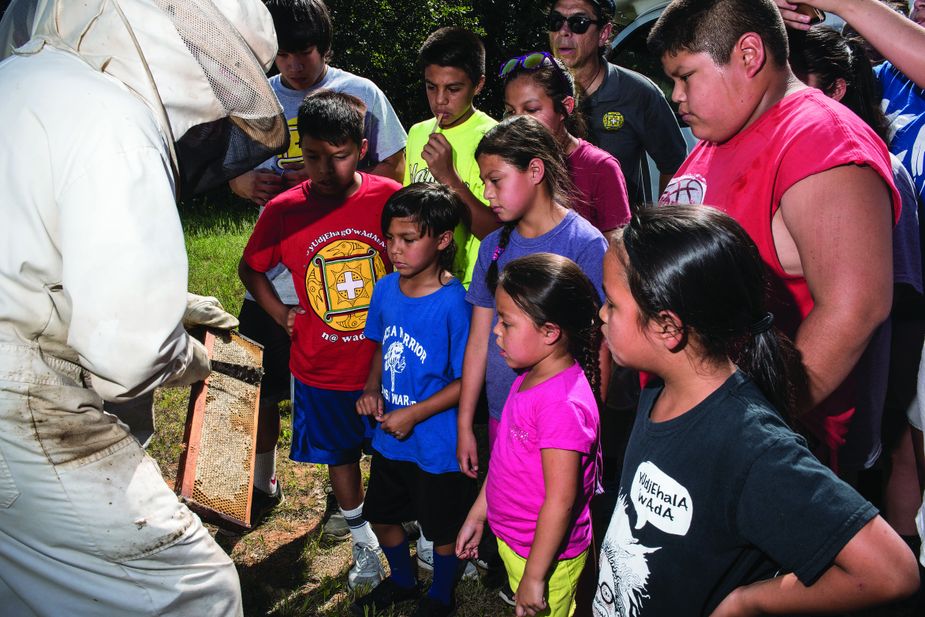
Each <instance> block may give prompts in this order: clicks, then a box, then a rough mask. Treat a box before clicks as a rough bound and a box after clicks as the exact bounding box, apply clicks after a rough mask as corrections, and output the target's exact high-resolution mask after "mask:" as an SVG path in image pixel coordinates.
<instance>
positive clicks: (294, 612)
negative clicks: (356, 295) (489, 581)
mask: <svg viewBox="0 0 925 617" xmlns="http://www.w3.org/2000/svg"><path fill="white" fill-rule="evenodd" d="M180 218H181V220H182V222H183V229H184V233H185V235H186V248H187V252H188V255H189V289H190V291H192V292H194V293H199V294H203V295H210V296H216V297H217V298H218V299H219V300H220V301H221V302H222V304H223V305H224V307H225V309H226V310H228V311H229V312H231V313H233V314H235V315H237V314H238V312H239V310H240V306H241V301H242V299H243V297H244V288H243V286H242V285H241V282H240V281H239V279H238V275H237V264H238V260H239V259H240V257H241V253H242V251H243V249H244V246H245V244H246V243H247V239H248V237H249V236H250V232H251V229H252V228H253V225H254V222H255V221H256V219H257V208H256V207H254V206H252V205H250V204H247V203H244V202H243V201H242V200H239V199H237V198H235V197H234V196H232V195H230V194H229V193H227V192H218V193H215V194H212V195H209V196H207V197H204V198H199V199H197V200H195V201H193V202H191V203H188V204H186V205H183V206H181V208H180ZM188 404H189V389H188V388H174V389H169V388H165V389H161V390H158V392H157V395H156V397H155V413H156V422H155V424H156V433H155V436H154V438H153V439H152V441H151V444H150V446H149V447H148V452H149V453H150V454H151V455H152V456H153V457H154V458H155V459H156V460H157V461H158V463H159V464H160V467H161V471H162V473H163V475H164V477H165V479H166V480H167V482H168V483H169V484H170V485H171V486H173V483H174V479H175V477H176V473H177V464H178V461H179V458H180V454H181V453H182V441H183V429H184V424H185V421H186V413H187V406H188ZM291 438H292V421H291V414H290V408H289V405H288V403H286V404H284V406H283V409H282V432H281V437H280V443H279V447H278V455H277V477H278V478H279V480H280V482H281V484H282V486H283V487H284V489H285V495H286V500H285V501H284V502H283V503H282V504H281V505H280V506H279V507H277V508H276V509H275V510H274V511H273V513H272V514H271V515H270V516H269V517H268V518H267V520H266V521H265V522H264V523H263V524H262V525H260V527H258V528H257V529H256V530H254V531H253V532H251V533H250V534H247V535H245V536H240V537H226V536H221V535H219V536H217V537H216V540H217V541H218V543H219V544H220V545H221V546H222V547H223V548H224V549H225V550H226V551H227V552H228V553H229V555H231V558H232V560H234V562H235V564H236V565H237V567H238V575H239V577H240V579H241V591H242V596H243V599H244V610H245V615H247V616H248V617H252V616H253V617H257V616H262V615H272V616H274V617H307V616H314V615H319V616H320V615H325V616H330V617H346V616H347V615H349V608H350V605H351V604H352V602H353V600H354V594H352V593H350V592H348V591H347V588H346V578H347V569H348V568H349V567H350V561H351V552H350V543H349V542H343V543H340V544H337V545H333V546H330V545H325V544H323V543H321V541H320V537H321V519H322V515H323V513H324V509H325V504H326V496H325V485H326V483H327V471H326V468H325V467H324V466H321V465H305V464H297V463H294V462H292V461H290V460H289V459H288V458H287V456H286V455H287V454H288V451H289V442H290V440H291ZM361 467H362V469H363V473H364V478H368V473H369V466H368V462H366V461H364V462H363V463H362V465H361ZM212 529H213V531H214V528H212ZM457 597H458V603H459V606H460V608H459V611H458V613H457V614H458V615H459V617H476V616H478V617H484V616H486V615H512V614H513V611H511V610H509V609H508V608H507V607H506V606H505V605H504V604H503V603H502V602H501V601H500V600H499V599H498V598H497V596H496V595H495V594H494V593H488V592H487V591H486V590H485V589H484V588H483V587H482V586H481V585H480V584H478V583H477V582H464V583H462V584H461V585H460V586H459V589H458V592H457ZM411 610H412V607H410V606H407V605H405V606H402V607H400V608H399V609H397V610H393V611H388V612H380V613H378V614H379V615H382V616H383V617H404V616H406V615H410V612H411ZM370 617H371V616H370Z"/></svg>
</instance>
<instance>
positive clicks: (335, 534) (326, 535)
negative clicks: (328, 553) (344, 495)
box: [321, 492, 350, 542]
mask: <svg viewBox="0 0 925 617" xmlns="http://www.w3.org/2000/svg"><path fill="white" fill-rule="evenodd" d="M324 511H325V513H326V514H327V517H326V518H325V519H324V524H322V526H321V541H322V542H342V541H344V540H346V539H347V538H349V537H350V525H348V524H347V521H346V519H344V515H343V514H341V512H340V508H339V507H338V506H337V499H335V498H334V493H333V492H329V493H327V503H325V508H324Z"/></svg>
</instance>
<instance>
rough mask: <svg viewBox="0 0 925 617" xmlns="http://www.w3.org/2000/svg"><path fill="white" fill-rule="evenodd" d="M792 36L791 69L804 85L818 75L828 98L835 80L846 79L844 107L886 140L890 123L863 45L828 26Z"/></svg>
mask: <svg viewBox="0 0 925 617" xmlns="http://www.w3.org/2000/svg"><path fill="white" fill-rule="evenodd" d="M790 37H791V46H790V68H791V69H792V70H793V72H794V74H796V76H797V77H799V78H800V79H801V80H803V81H804V82H805V81H807V79H808V78H809V75H815V76H816V78H817V79H818V80H819V89H820V90H822V92H823V93H824V94H825V95H826V96H828V97H831V96H832V95H833V94H834V93H835V88H836V81H837V80H838V79H843V80H845V86H846V87H845V95H844V96H843V97H842V99H841V104H842V105H844V106H845V107H847V108H848V109H850V110H851V111H853V112H854V113H855V114H856V115H857V116H858V117H859V118H860V119H861V120H863V121H864V122H866V123H867V125H868V126H869V127H870V128H872V129H873V130H874V132H875V133H876V134H877V135H878V136H879V137H880V139H882V140H883V141H887V139H888V136H889V123H888V122H887V119H886V116H884V115H883V110H882V109H880V88H879V86H878V85H877V82H876V80H875V79H874V71H873V68H872V67H871V64H870V59H869V58H868V57H867V51H866V50H865V49H864V44H863V42H862V41H860V40H859V39H856V38H849V37H845V36H844V35H842V34H841V33H840V32H838V31H837V30H833V29H832V28H829V27H828V26H813V27H812V28H810V29H809V30H808V31H806V32H800V33H796V32H794V33H792V34H791V35H790Z"/></svg>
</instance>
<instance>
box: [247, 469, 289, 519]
mask: <svg viewBox="0 0 925 617" xmlns="http://www.w3.org/2000/svg"><path fill="white" fill-rule="evenodd" d="M284 499H285V497H284V495H283V485H282V484H281V483H280V481H279V480H277V481H276V491H275V492H274V493H273V494H272V495H270V494H269V493H267V492H265V491H262V490H260V489H259V488H255V489H254V497H253V499H251V527H252V528H253V527H256V526H258V525H259V524H260V523H262V522H263V519H265V518H266V517H267V515H268V514H270V512H272V511H273V509H274V508H276V506H278V505H279V504H281V503H283V500H284Z"/></svg>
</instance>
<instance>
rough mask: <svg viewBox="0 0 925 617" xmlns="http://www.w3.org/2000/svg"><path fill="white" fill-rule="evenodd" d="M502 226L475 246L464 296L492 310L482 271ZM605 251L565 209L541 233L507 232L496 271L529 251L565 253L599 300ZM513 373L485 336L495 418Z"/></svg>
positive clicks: (600, 239)
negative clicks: (475, 255)
mask: <svg viewBox="0 0 925 617" xmlns="http://www.w3.org/2000/svg"><path fill="white" fill-rule="evenodd" d="M501 232H502V229H497V230H495V231H493V232H491V233H490V234H488V235H487V236H485V238H484V239H483V240H482V245H481V246H480V247H479V259H478V261H477V262H476V264H475V271H474V272H473V273H472V283H470V284H469V291H468V293H467V294H466V300H467V301H468V302H469V303H470V304H473V305H475V306H481V307H485V308H490V309H492V310H494V308H495V297H494V295H493V294H492V293H491V291H490V290H489V289H488V285H487V284H486V282H485V273H486V272H488V267H489V266H491V257H492V255H493V254H494V252H495V249H496V248H497V247H498V240H499V238H500V237H501ZM606 251H607V241H606V240H605V239H604V236H603V235H602V234H601V232H600V231H598V230H597V229H596V228H595V227H594V225H592V224H591V223H589V222H588V221H586V220H585V219H583V218H581V216H579V215H578V214H577V213H575V211H574V210H569V211H568V214H566V215H565V218H564V219H562V221H561V222H560V223H559V224H558V225H556V226H555V227H553V228H552V229H551V230H549V231H548V232H546V233H544V234H543V235H542V236H537V237H536V238H524V237H523V236H521V235H520V234H519V233H517V229H516V228H515V229H514V231H512V232H511V238H510V241H509V242H508V245H507V247H506V248H505V249H504V252H503V253H501V256H500V257H499V258H498V272H499V273H500V272H501V270H503V269H504V266H505V265H506V264H507V263H508V262H509V261H511V260H512V259H516V258H517V257H523V256H524V255H532V254H533V253H554V254H556V255H562V256H563V257H568V258H569V259H571V260H572V261H574V262H575V263H577V264H578V265H579V267H581V269H582V270H583V271H584V273H585V274H586V275H588V278H589V279H591V282H592V283H594V286H595V287H596V288H597V292H598V300H603V298H604V289H603V280H604V253H605V252H606ZM497 321H498V313H497V312H495V313H494V315H493V317H492V320H491V327H492V328H494V327H495V323H496V322H497ZM516 377H517V373H516V372H515V371H514V369H512V368H511V367H509V366H508V365H507V363H506V362H505V361H504V358H502V357H501V353H500V350H499V349H498V343H497V342H496V341H495V337H494V336H491V337H489V339H488V365H487V367H486V371H485V392H486V395H487V397H488V413H489V414H491V417H492V418H494V419H495V420H500V419H501V410H502V409H503V408H504V401H505V400H506V399H507V395H508V392H510V391H511V385H512V384H513V383H514V379H515V378H516Z"/></svg>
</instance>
